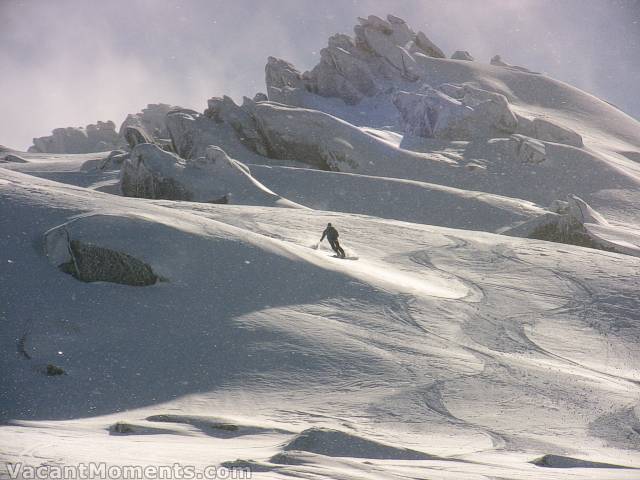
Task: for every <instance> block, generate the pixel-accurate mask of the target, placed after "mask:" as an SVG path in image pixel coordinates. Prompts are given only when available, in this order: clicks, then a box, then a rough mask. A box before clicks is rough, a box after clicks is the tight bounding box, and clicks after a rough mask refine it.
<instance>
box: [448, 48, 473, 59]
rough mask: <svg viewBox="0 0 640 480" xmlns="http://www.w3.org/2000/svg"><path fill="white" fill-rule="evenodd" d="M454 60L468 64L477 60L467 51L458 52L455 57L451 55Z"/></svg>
mask: <svg viewBox="0 0 640 480" xmlns="http://www.w3.org/2000/svg"><path fill="white" fill-rule="evenodd" d="M451 59H452V60H466V61H468V62H473V61H474V60H475V59H474V58H473V57H472V56H471V54H470V53H469V52H467V51H466V50H456V51H455V52H454V53H453V55H451Z"/></svg>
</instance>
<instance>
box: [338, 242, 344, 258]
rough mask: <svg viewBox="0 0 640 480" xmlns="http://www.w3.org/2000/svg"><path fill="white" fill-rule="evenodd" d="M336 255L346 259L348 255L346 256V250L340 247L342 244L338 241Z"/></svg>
mask: <svg viewBox="0 0 640 480" xmlns="http://www.w3.org/2000/svg"><path fill="white" fill-rule="evenodd" d="M336 253H337V254H338V255H339V256H341V257H342V258H345V257H346V255H345V254H344V250H343V249H342V247H341V246H340V242H338V240H336Z"/></svg>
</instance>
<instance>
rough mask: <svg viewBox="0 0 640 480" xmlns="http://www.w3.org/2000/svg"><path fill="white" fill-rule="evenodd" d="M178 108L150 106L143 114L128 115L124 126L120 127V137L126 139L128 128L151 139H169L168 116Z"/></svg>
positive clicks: (159, 104) (158, 105) (160, 105)
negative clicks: (136, 130) (133, 128)
mask: <svg viewBox="0 0 640 480" xmlns="http://www.w3.org/2000/svg"><path fill="white" fill-rule="evenodd" d="M174 108H176V107H173V106H171V105H167V104H166V103H155V104H149V105H147V106H146V108H143V109H142V111H141V112H138V113H132V114H129V115H127V118H125V120H124V122H122V125H120V130H119V132H120V136H121V137H122V138H125V135H126V131H127V127H136V128H137V129H138V130H139V131H141V132H144V135H145V136H146V137H148V138H151V139H166V138H169V131H168V130H167V124H166V116H167V113H169V112H170V111H171V110H173V109H174Z"/></svg>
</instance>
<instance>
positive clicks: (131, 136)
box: [124, 125, 153, 149]
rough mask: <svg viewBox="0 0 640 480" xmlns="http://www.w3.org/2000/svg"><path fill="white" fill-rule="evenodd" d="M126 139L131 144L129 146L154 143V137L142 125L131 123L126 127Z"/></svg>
mask: <svg viewBox="0 0 640 480" xmlns="http://www.w3.org/2000/svg"><path fill="white" fill-rule="evenodd" d="M124 139H125V140H126V141H127V143H128V144H129V148H132V149H133V148H135V146H136V145H139V144H141V143H153V139H152V138H151V137H149V136H148V135H147V133H146V132H145V131H144V130H143V129H142V128H140V127H134V126H133V125H129V126H127V127H126V128H125V129H124Z"/></svg>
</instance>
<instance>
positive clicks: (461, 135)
mask: <svg viewBox="0 0 640 480" xmlns="http://www.w3.org/2000/svg"><path fill="white" fill-rule="evenodd" d="M393 103H394V105H395V106H396V108H398V110H399V112H400V115H401V118H402V128H403V130H404V132H405V133H406V134H408V135H413V136H418V137H427V138H442V139H447V140H470V139H473V138H495V137H503V136H505V135H509V134H512V133H517V134H518V136H516V137H514V142H515V143H514V145H515V146H516V147H517V148H516V151H515V154H516V156H517V157H518V158H519V159H520V160H521V161H523V162H525V163H531V162H533V163H539V162H541V161H542V160H544V145H543V144H541V143H540V142H535V141H533V140H532V139H538V140H542V141H545V142H554V143H562V144H565V145H571V146H574V147H582V146H583V141H582V137H581V136H580V134H578V133H577V132H575V131H573V130H571V129H569V128H566V127H563V126H561V125H558V124H556V123H554V122H552V121H550V120H547V119H544V118H540V117H535V118H533V119H531V118H528V117H524V116H522V115H519V114H516V113H514V112H513V110H512V109H511V107H510V105H509V101H508V100H507V98H506V97H505V96H504V95H502V94H500V93H497V92H491V91H488V90H484V89H481V88H478V87H475V86H473V85H470V84H462V85H455V84H442V85H440V86H439V87H438V88H437V89H434V88H431V87H430V86H429V85H426V84H425V85H423V86H422V88H420V89H419V90H418V91H416V92H405V91H399V92H396V93H395V94H394V95H393ZM524 137H530V138H531V140H525V138H524Z"/></svg>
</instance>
